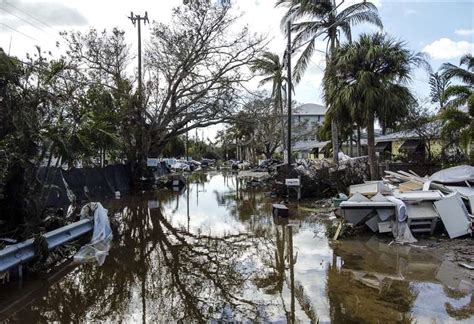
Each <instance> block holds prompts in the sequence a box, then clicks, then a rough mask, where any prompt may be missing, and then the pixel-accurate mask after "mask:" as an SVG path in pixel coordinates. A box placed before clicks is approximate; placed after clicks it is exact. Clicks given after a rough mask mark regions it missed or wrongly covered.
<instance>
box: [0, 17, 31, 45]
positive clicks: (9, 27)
mask: <svg viewBox="0 0 474 324" xmlns="http://www.w3.org/2000/svg"><path fill="white" fill-rule="evenodd" d="M0 25H2V26H4V27H7V28H8V29H11V30H13V31H15V32H17V33H18V34H21V35H23V36H25V37H28V38H29V39H32V40H34V41H36V42H39V40H37V39H36V38H34V37H31V36H29V35H27V34H25V33H23V32H21V31H18V30H16V29H15V28H13V27H11V26H8V25H7V24H4V23H2V22H0Z"/></svg>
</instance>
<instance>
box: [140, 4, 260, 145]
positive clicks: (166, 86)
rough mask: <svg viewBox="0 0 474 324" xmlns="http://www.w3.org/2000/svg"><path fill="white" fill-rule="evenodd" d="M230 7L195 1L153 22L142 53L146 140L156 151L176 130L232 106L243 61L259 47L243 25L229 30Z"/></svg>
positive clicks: (224, 115) (217, 116)
mask: <svg viewBox="0 0 474 324" xmlns="http://www.w3.org/2000/svg"><path fill="white" fill-rule="evenodd" d="M236 19H237V18H236V17H233V16H231V14H230V11H229V7H227V6H224V7H222V6H215V5H213V4H211V3H210V2H208V1H193V2H190V3H189V4H188V6H186V7H184V8H177V9H175V10H174V12H173V17H172V22H171V24H169V25H164V24H156V25H155V26H154V28H153V30H152V38H151V43H150V46H149V48H148V49H147V54H146V60H145V61H146V67H147V68H148V69H149V71H150V74H151V80H150V82H149V84H148V86H147V96H148V98H149V99H148V104H147V107H148V109H147V111H146V119H147V120H148V121H149V124H148V131H147V136H146V138H147V142H146V143H144V145H145V147H144V150H145V152H146V150H147V146H148V147H150V148H152V149H154V150H156V151H159V150H160V148H161V147H163V146H164V145H165V143H166V142H167V141H168V140H169V139H171V138H173V137H176V136H178V135H182V134H185V133H186V132H188V131H190V130H192V129H194V128H198V127H206V126H209V125H214V124H217V123H220V122H222V121H225V120H228V119H229V118H230V117H231V116H232V114H233V113H234V112H235V108H236V107H237V106H238V101H239V98H240V96H241V90H242V89H243V88H242V83H243V82H245V81H248V80H249V79H250V78H251V75H247V73H246V72H245V70H244V67H245V66H247V65H249V64H250V62H252V61H253V60H255V59H256V57H257V56H258V55H259V53H260V51H261V50H262V49H263V39H261V38H258V37H254V36H252V35H251V34H250V32H249V31H248V29H247V28H243V29H242V30H240V31H233V28H232V27H233V24H234V22H235V20H236Z"/></svg>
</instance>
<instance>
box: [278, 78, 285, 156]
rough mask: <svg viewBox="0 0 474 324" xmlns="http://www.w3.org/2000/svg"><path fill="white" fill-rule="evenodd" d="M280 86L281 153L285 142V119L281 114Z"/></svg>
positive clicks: (281, 96)
mask: <svg viewBox="0 0 474 324" xmlns="http://www.w3.org/2000/svg"><path fill="white" fill-rule="evenodd" d="M281 88H282V85H280V86H279V88H278V97H279V98H278V101H279V102H278V104H279V108H280V117H281V118H280V119H281V147H282V149H283V151H285V149H286V141H285V117H284V114H283V94H282V89H281Z"/></svg>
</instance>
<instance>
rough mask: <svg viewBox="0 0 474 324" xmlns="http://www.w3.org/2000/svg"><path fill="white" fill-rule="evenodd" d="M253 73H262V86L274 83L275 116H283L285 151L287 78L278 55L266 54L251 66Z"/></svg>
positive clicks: (282, 126) (282, 132)
mask: <svg viewBox="0 0 474 324" xmlns="http://www.w3.org/2000/svg"><path fill="white" fill-rule="evenodd" d="M250 68H251V70H252V71H253V72H257V73H260V75H261V76H263V77H264V78H263V79H262V80H260V85H265V84H267V83H270V82H271V83H272V98H273V102H274V109H275V115H277V114H280V116H281V141H282V145H283V149H285V144H286V141H285V130H284V124H285V123H284V116H283V93H282V92H283V83H284V82H286V80H287V78H286V77H285V75H284V73H283V64H282V62H281V61H280V57H279V56H278V54H275V53H272V52H264V53H263V54H262V56H261V57H260V58H258V59H256V60H254V61H253V63H252V65H251V67H250Z"/></svg>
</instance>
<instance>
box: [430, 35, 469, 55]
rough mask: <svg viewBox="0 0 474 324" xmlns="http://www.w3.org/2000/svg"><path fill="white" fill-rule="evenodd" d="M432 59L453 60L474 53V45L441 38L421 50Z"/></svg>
mask: <svg viewBox="0 0 474 324" xmlns="http://www.w3.org/2000/svg"><path fill="white" fill-rule="evenodd" d="M423 52H425V53H427V54H429V55H430V56H431V58H433V59H453V58H457V57H460V56H462V55H464V54H466V53H472V52H474V43H470V42H467V41H459V42H455V41H453V40H451V39H449V38H441V39H438V40H436V41H434V42H432V43H431V44H429V45H426V46H425V47H424V48H423Z"/></svg>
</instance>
